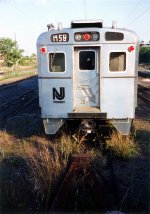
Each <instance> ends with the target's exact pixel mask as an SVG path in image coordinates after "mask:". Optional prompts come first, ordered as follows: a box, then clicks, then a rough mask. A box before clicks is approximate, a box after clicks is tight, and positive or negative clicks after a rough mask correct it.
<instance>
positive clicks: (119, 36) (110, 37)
mask: <svg viewBox="0 0 150 214" xmlns="http://www.w3.org/2000/svg"><path fill="white" fill-rule="evenodd" d="M105 39H106V41H119V40H120V41H121V40H123V39H124V34H123V33H118V32H106V33H105Z"/></svg>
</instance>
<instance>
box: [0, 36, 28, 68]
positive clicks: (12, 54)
mask: <svg viewBox="0 0 150 214" xmlns="http://www.w3.org/2000/svg"><path fill="white" fill-rule="evenodd" d="M23 52H24V50H22V49H19V47H18V45H17V42H16V41H13V40H12V39H11V38H4V37H2V38H0V54H1V55H2V56H3V57H4V63H5V65H6V66H9V67H10V66H12V65H16V64H18V62H19V60H20V59H21V58H22V53H23Z"/></svg>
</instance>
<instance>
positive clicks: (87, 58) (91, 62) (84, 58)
mask: <svg viewBox="0 0 150 214" xmlns="http://www.w3.org/2000/svg"><path fill="white" fill-rule="evenodd" d="M79 69H80V70H94V69H95V52H94V51H80V52H79Z"/></svg>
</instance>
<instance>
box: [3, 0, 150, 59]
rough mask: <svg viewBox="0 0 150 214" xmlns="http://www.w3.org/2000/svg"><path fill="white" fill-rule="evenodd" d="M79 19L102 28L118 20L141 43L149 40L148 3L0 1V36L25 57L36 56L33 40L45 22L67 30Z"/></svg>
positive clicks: (135, 0)
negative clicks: (99, 21) (93, 21)
mask: <svg viewBox="0 0 150 214" xmlns="http://www.w3.org/2000/svg"><path fill="white" fill-rule="evenodd" d="M79 19H102V20H103V25H104V27H111V26H112V21H117V27H120V28H127V29H131V30H133V31H135V32H136V33H137V34H138V36H139V40H140V41H143V40H144V42H145V43H148V42H149V41H150V24H149V22H150V0H109V1H108V0H0V37H9V38H12V39H13V40H16V41H17V43H18V45H19V48H20V49H24V51H25V52H24V55H31V54H32V53H36V40H37V38H38V36H39V35H40V34H41V33H42V32H44V31H47V24H48V23H53V24H54V25H55V26H56V27H57V25H58V22H62V26H63V27H64V28H66V27H70V23H71V21H72V20H79Z"/></svg>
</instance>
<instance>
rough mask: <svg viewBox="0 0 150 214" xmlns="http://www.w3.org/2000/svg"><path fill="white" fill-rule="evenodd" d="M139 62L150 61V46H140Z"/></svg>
mask: <svg viewBox="0 0 150 214" xmlns="http://www.w3.org/2000/svg"><path fill="white" fill-rule="evenodd" d="M139 63H150V47H144V46H142V47H141V48H140V53H139Z"/></svg>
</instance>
